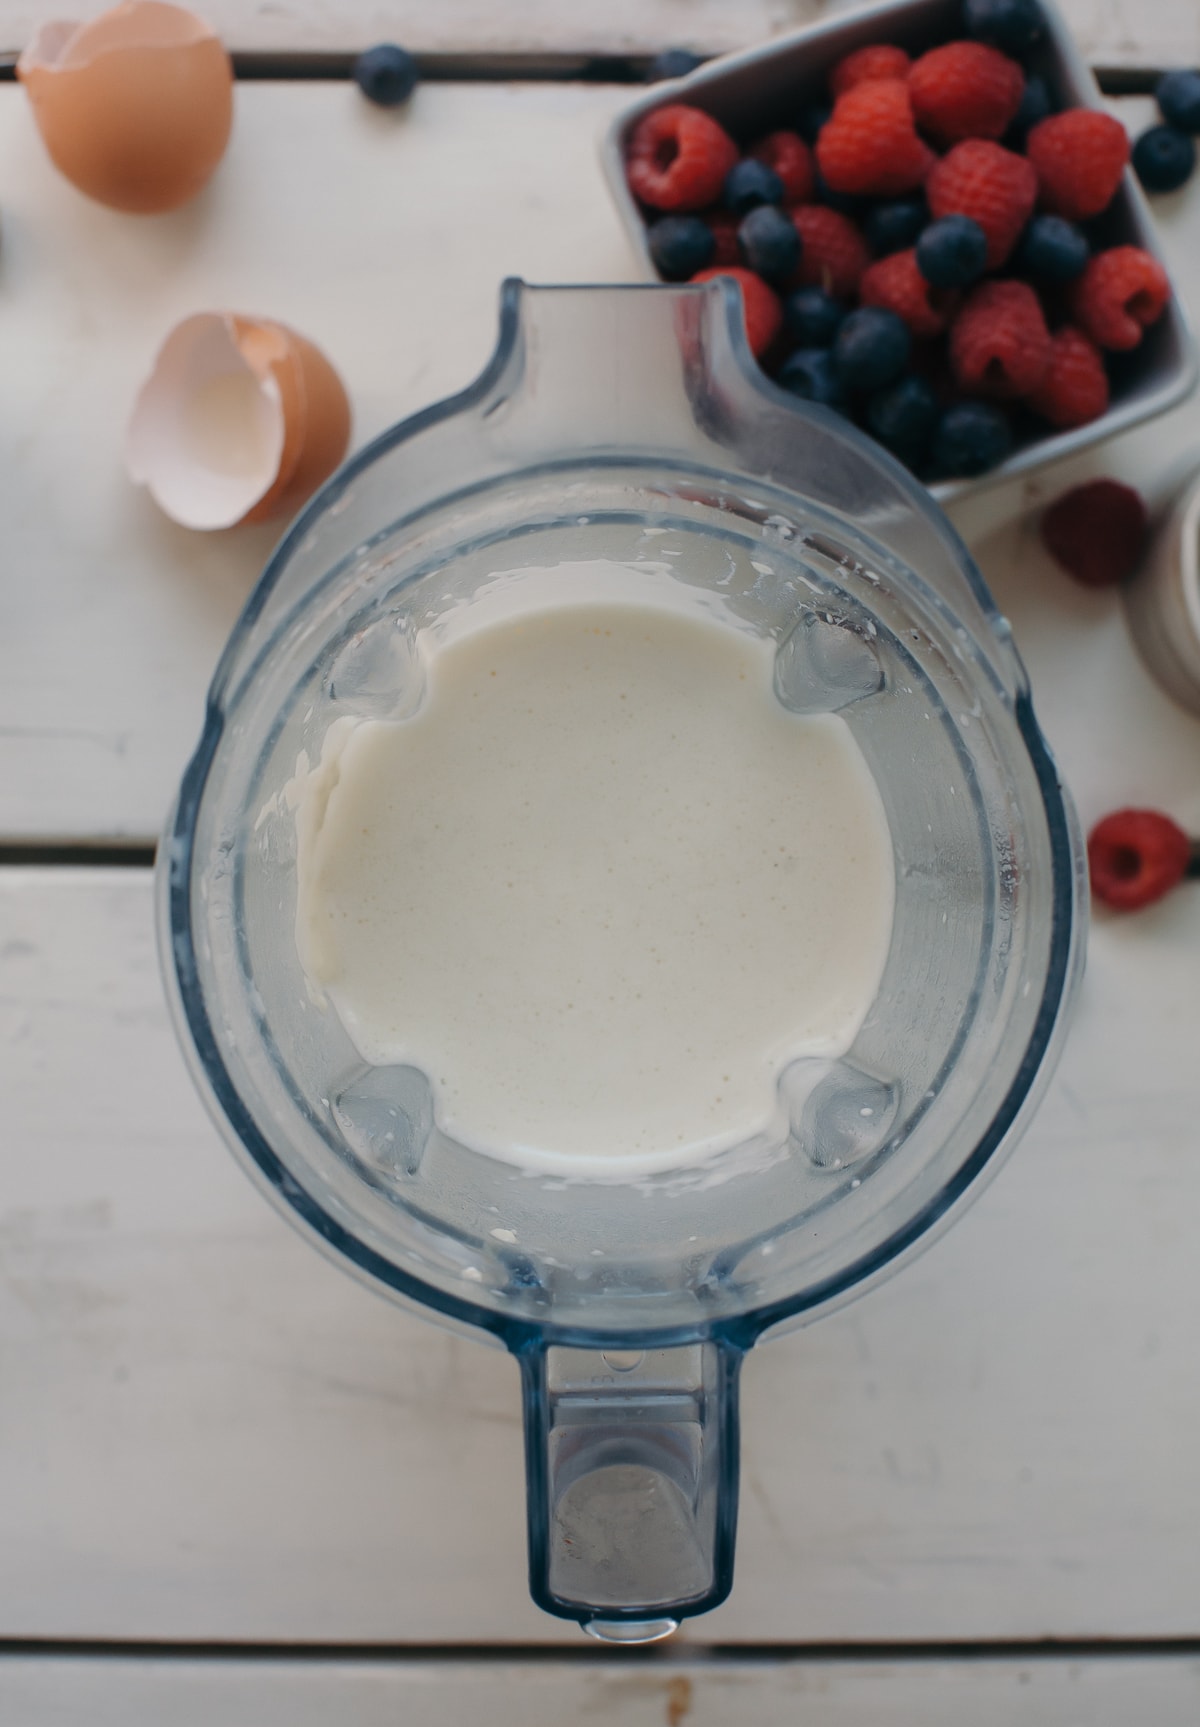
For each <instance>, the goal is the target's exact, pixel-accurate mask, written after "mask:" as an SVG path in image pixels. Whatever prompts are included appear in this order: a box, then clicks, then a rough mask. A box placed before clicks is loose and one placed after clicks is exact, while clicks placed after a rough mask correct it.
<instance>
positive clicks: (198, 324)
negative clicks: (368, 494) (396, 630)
mask: <svg viewBox="0 0 1200 1727" xmlns="http://www.w3.org/2000/svg"><path fill="white" fill-rule="evenodd" d="M349 441H350V404H349V401H348V400H347V397H346V392H345V390H344V388H343V387H342V382H341V379H340V378H339V377H338V375H337V373H336V372H335V371H334V369H333V367H332V366H331V365H330V364H329V361H328V360H327V359H326V358H325V356H324V354H322V353H321V351H320V349H319V348H316V347H314V345H313V344H312V343H311V342H309V341H308V340H307V339H306V338H305V337H303V336H300V335H297V334H296V332H295V331H294V330H289V329H288V328H287V327H286V326H285V325H283V324H278V323H275V322H273V321H272V320H269V319H263V318H246V317H241V316H238V315H237V314H235V313H232V312H200V313H197V314H196V315H195V316H194V317H191V318H185V319H184V321H183V322H182V323H181V324H177V325H176V326H175V328H174V329H173V330H172V331H171V333H170V334H169V335H168V337H167V339H166V341H165V342H164V343H163V345H162V347H161V348H160V349H159V352H158V355H157V357H156V358H155V361H154V367H153V370H152V371H151V373H150V376H149V377H148V378H147V380H146V382H145V383H144V384H143V386H142V388H141V390H140V392H139V394H138V398H137V401H136V403H135V404H134V409H133V414H132V417H131V419H130V422H129V430H128V433H127V436H126V443H125V465H126V468H127V469H128V472H129V476H130V478H131V479H132V480H134V481H135V482H136V483H137V484H139V485H144V486H145V487H146V488H147V490H148V491H149V493H150V495H151V497H152V498H153V499H154V501H155V503H156V504H157V505H158V506H159V508H160V509H161V510H162V511H163V512H164V513H165V514H166V515H168V516H170V517H171V519H172V520H173V521H176V522H179V523H180V524H181V525H182V526H183V527H185V528H197V529H201V530H209V529H214V528H231V527H233V526H234V525H235V524H237V523H239V522H261V521H267V520H268V519H270V518H271V517H273V516H286V515H293V514H294V513H295V512H296V510H298V509H299V508H300V505H301V504H302V503H304V501H305V500H306V499H307V498H308V497H310V496H311V494H312V493H313V492H315V491H316V489H317V487H318V486H319V485H320V484H321V483H322V481H323V480H326V479H328V477H329V475H330V474H331V473H332V472H333V470H334V469H335V468H336V467H337V465H338V463H339V462H340V461H341V459H342V457H343V456H344V455H345V453H346V447H347V445H348V443H349Z"/></svg>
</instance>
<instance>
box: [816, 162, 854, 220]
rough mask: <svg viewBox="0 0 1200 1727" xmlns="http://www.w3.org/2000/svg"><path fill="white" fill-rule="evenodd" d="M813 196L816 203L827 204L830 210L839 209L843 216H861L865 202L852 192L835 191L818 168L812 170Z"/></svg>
mask: <svg viewBox="0 0 1200 1727" xmlns="http://www.w3.org/2000/svg"><path fill="white" fill-rule="evenodd" d="M813 198H814V199H815V200H816V202H817V203H818V204H828V206H829V208H830V209H831V210H840V211H841V213H842V215H843V216H861V215H862V213H863V210H864V209H865V208H866V203H867V201H866V199H865V198H857V197H855V195H854V193H853V192H835V191H834V189H833V187H832V186H831V185H830V184H829V181H828V180H827V179H826V178H825V176H824V174H822V172H821V170H820V169H819V168H816V169H814V171H813Z"/></svg>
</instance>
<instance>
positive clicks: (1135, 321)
mask: <svg viewBox="0 0 1200 1727" xmlns="http://www.w3.org/2000/svg"><path fill="white" fill-rule="evenodd" d="M1170 298H1171V284H1170V282H1169V281H1168V279H1167V272H1166V271H1165V270H1164V269H1163V267H1162V265H1161V264H1160V263H1159V262H1158V259H1157V258H1152V257H1151V256H1150V254H1149V252H1143V251H1142V249H1141V247H1140V246H1110V247H1109V249H1108V251H1107V252H1097V254H1096V256H1095V257H1094V258H1092V259H1090V260H1089V261H1088V263H1087V265H1086V267H1085V268H1084V271H1083V274H1082V275H1081V276H1080V277H1079V278H1078V280H1077V281H1076V282H1075V283H1074V285H1073V287H1072V288H1071V291H1070V299H1071V312H1072V315H1073V317H1074V319H1075V322H1076V323H1077V324H1078V325H1079V327H1080V329H1081V330H1083V331H1084V333H1085V334H1086V335H1088V336H1090V337H1091V338H1092V341H1093V342H1095V343H1096V344H1097V345H1098V346H1099V347H1101V348H1115V349H1123V348H1136V347H1137V345H1138V343H1139V342H1140V341H1141V339H1142V335H1143V332H1144V331H1145V330H1146V328H1147V326H1148V325H1150V324H1153V323H1154V322H1155V321H1156V320H1157V319H1159V318H1161V317H1162V314H1163V312H1164V310H1165V309H1166V304H1167V301H1168V300H1169V299H1170Z"/></svg>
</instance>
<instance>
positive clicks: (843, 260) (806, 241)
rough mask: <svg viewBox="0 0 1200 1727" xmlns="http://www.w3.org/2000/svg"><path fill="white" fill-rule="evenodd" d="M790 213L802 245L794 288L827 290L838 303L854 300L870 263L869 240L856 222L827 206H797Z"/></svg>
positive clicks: (793, 282)
mask: <svg viewBox="0 0 1200 1727" xmlns="http://www.w3.org/2000/svg"><path fill="white" fill-rule="evenodd" d="M788 214H789V215H790V216H791V218H792V221H793V222H794V223H795V225H796V232H797V233H798V234H799V236H800V240H801V244H802V246H803V251H802V252H801V254H800V268H799V269H798V270H797V271H796V273H795V275H794V276H793V278H792V286H793V287H796V288H806V287H812V288H824V290H825V292H826V293H827V294H832V295H833V297H834V298H835V299H837V300H848V299H851V298H853V296H854V295H855V294H857V292H858V284H859V281H860V279H861V277H862V273H863V271H864V270H865V269H866V267H867V265H868V263H869V262H870V254H869V253H868V251H867V246H866V241H865V240H864V239H863V237H862V235H861V234H860V233H859V231H858V229H857V228H856V227H855V225H854V223H853V222H852V221H851V220H850V218H849V217H848V216H843V215H842V213H841V212H840V211H839V210H830V209H828V208H827V206H826V205H824V204H797V205H795V206H794V207H793V208H792V209H791V210H790V211H789V212H788Z"/></svg>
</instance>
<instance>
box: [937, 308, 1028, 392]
mask: <svg viewBox="0 0 1200 1727" xmlns="http://www.w3.org/2000/svg"><path fill="white" fill-rule="evenodd" d="M1050 352H1051V350H1050V332H1049V331H1048V330H1047V328H1046V320H1045V319H1044V318H1043V316H1042V308H1041V306H1040V305H1039V304H1038V297H1037V295H1036V294H1035V293H1034V291H1033V289H1032V288H1031V287H1029V286H1028V284H1027V283H1025V282H981V283H980V284H979V286H978V287H977V288H973V289H972V291H971V293H970V295H969V296H968V298H967V300H966V303H965V305H964V306H963V308H962V311H961V312H960V313H959V314H958V316H957V318H955V320H954V322H953V324H952V325H951V326H950V364H951V366H952V367H953V370H954V376H955V378H956V379H957V380H958V382H959V384H961V385H962V386H963V388H964V389H967V390H971V391H977V392H978V393H979V394H980V395H981V396H994V397H997V398H999V399H1001V400H1003V399H1005V398H1007V397H1012V396H1027V395H1029V393H1030V391H1031V390H1036V389H1037V387H1038V385H1039V384H1040V383H1041V382H1042V379H1043V378H1044V377H1045V376H1046V373H1047V372H1048V371H1049V369H1050Z"/></svg>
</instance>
